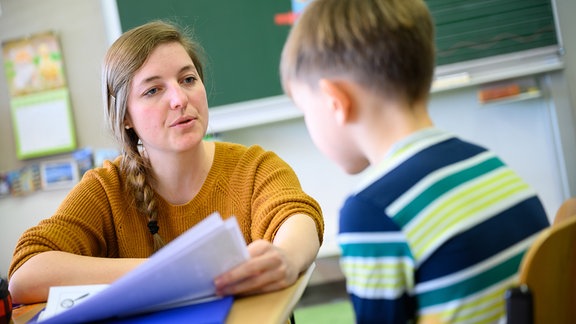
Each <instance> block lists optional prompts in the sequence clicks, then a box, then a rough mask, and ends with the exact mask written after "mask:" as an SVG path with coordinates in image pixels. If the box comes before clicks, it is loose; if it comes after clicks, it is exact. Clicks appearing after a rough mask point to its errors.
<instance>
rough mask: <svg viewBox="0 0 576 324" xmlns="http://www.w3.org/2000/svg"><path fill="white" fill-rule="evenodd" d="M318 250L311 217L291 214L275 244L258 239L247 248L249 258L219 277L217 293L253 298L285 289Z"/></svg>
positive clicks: (302, 270)
mask: <svg viewBox="0 0 576 324" xmlns="http://www.w3.org/2000/svg"><path fill="white" fill-rule="evenodd" d="M319 248H320V240H319V238H318V231H317V230H316V224H315V223H314V221H313V220H312V218H310V217H308V216H307V215H304V214H295V215H292V216H290V217H289V218H288V219H286V221H284V223H282V225H281V226H280V228H279V229H278V232H276V235H275V236H274V241H273V243H270V242H268V241H265V240H256V241H254V242H252V243H251V244H249V245H248V253H249V254H250V259H249V260H248V261H246V262H244V263H242V264H241V265H239V266H237V267H235V268H234V269H232V270H230V271H228V272H226V273H224V274H222V275H220V276H219V277H218V278H216V280H214V284H215V285H216V293H217V294H219V295H253V294H259V293H265V292H270V291H275V290H279V289H282V288H286V287H288V286H290V285H292V284H293V283H295V282H296V280H297V279H298V276H299V275H300V273H301V272H304V271H305V270H306V269H308V267H310V264H312V262H314V260H315V259H316V255H317V254H318V249H319Z"/></svg>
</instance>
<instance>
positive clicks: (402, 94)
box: [280, 0, 435, 104]
mask: <svg viewBox="0 0 576 324" xmlns="http://www.w3.org/2000/svg"><path fill="white" fill-rule="evenodd" d="M434 62H435V46H434V23H433V20H432V17H431V15H430V12H429V10H428V7H427V6H426V4H425V3H424V2H423V1H422V0H313V1H312V2H311V3H310V4H309V5H308V6H307V8H306V9H305V10H304V12H303V13H302V15H301V16H300V17H299V18H298V20H297V21H296V23H295V25H294V26H293V28H292V30H291V31H290V34H289V36H288V39H287V41H286V44H285V45H284V49H283V51H282V59H281V63H280V74H281V81H282V85H283V87H284V89H285V91H286V92H287V93H288V94H289V89H288V87H287V82H289V81H290V80H298V81H303V82H306V83H308V84H309V85H310V86H315V84H316V83H317V81H318V80H319V79H320V78H332V77H333V78H340V77H342V78H349V79H352V80H354V81H355V82H358V83H359V84H361V85H363V86H364V87H366V88H367V89H371V90H373V91H374V92H376V93H381V94H382V95H385V96H393V97H392V98H393V99H396V100H407V102H408V103H409V104H412V103H414V102H415V101H417V100H420V99H424V98H427V97H428V93H429V91H430V86H431V84H432V78H433V76H434Z"/></svg>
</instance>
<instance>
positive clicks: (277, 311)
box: [10, 264, 315, 324]
mask: <svg viewBox="0 0 576 324" xmlns="http://www.w3.org/2000/svg"><path fill="white" fill-rule="evenodd" d="M314 267H315V264H312V266H310V268H308V270H307V271H306V272H305V273H303V274H302V275H301V276H300V278H298V280H297V281H296V282H295V283H294V284H293V285H292V286H290V287H287V288H284V289H282V290H278V291H274V292H271V293H267V294H262V295H255V296H250V297H243V298H238V299H236V300H235V301H234V304H232V308H231V309H230V313H229V314H228V318H227V319H226V324H245V323H267V324H268V323H270V324H274V323H278V324H285V323H286V322H287V321H288V318H289V317H290V314H291V313H292V310H293V309H294V307H295V306H296V303H297V302H298V300H299V299H300V297H302V294H303V293H304V289H306V286H307V285H308V281H309V280H310V276H311V275H312V272H313V271H314ZM44 306H45V304H44V303H40V304H33V305H26V306H22V307H19V308H16V309H14V311H13V312H12V320H11V321H10V323H12V324H25V323H27V322H28V321H29V320H31V319H32V318H33V317H34V316H35V315H36V314H37V313H38V312H39V311H41V310H42V309H43V308H44Z"/></svg>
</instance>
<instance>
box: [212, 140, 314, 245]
mask: <svg viewBox="0 0 576 324" xmlns="http://www.w3.org/2000/svg"><path fill="white" fill-rule="evenodd" d="M226 151H228V153H224V154H226V155H228V156H234V155H236V156H238V152H242V153H241V154H240V155H239V156H238V158H237V159H236V158H233V159H226V161H227V162H225V163H226V164H227V165H226V166H225V167H224V168H223V169H222V171H223V172H225V173H226V174H227V175H226V178H228V181H227V182H226V185H227V186H228V188H227V190H229V191H230V193H231V195H230V196H229V197H230V199H235V200H237V201H238V202H239V203H238V204H236V206H241V207H240V208H238V207H237V208H236V210H234V211H233V212H234V214H235V216H236V218H237V219H238V222H239V224H240V227H241V229H242V231H243V232H244V235H245V238H246V239H247V241H248V242H250V241H254V240H257V239H265V240H269V241H272V240H273V239H274V236H275V234H276V232H277V231H278V229H279V228H280V226H281V225H282V223H283V222H284V221H285V220H286V219H288V218H289V217H290V216H292V215H295V214H304V215H308V216H309V217H310V218H312V219H313V220H314V222H315V223H316V230H317V232H318V239H319V241H320V242H322V239H323V234H324V221H323V217H322V210H321V208H320V205H319V204H318V202H317V201H316V200H315V199H314V198H312V197H311V196H310V195H308V194H307V193H306V192H304V190H303V189H302V187H301V185H300V182H299V180H298V177H297V175H296V173H295V172H294V170H293V169H292V168H291V167H290V166H289V165H288V164H287V163H286V162H285V161H283V160H282V159H281V158H280V157H279V156H278V155H277V154H275V153H273V152H271V151H265V150H264V149H262V148H261V147H259V146H257V145H255V146H251V147H249V148H248V149H247V150H241V149H239V148H238V147H235V146H230V147H228V148H227V149H226V150H221V151H220V152H226ZM223 177H224V176H223Z"/></svg>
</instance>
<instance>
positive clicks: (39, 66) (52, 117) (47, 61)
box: [2, 32, 76, 159]
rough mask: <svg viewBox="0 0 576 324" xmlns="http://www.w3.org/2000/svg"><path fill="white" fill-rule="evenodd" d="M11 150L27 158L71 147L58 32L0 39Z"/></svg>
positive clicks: (73, 141) (71, 130)
mask: <svg viewBox="0 0 576 324" xmlns="http://www.w3.org/2000/svg"><path fill="white" fill-rule="evenodd" d="M2 49H3V51H2V53H3V59H4V67H5V71H6V79H7V84H8V88H9V94H10V106H11V114H12V124H13V130H14V137H15V139H16V155H17V157H18V158H19V159H28V158H34V157H40V156H46V155H52V154H57V153H62V152H69V151H72V150H73V149H75V148H76V137H75V131H74V123H73V118H72V108H71V105H70V96H69V93H68V88H67V87H66V78H65V75H64V67H63V65H64V63H63V60H62V52H61V50H60V44H59V41H58V38H57V36H56V35H55V34H54V33H53V32H46V33H39V34H36V35H31V36H27V37H23V38H20V39H15V40H9V41H5V42H3V43H2Z"/></svg>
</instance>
